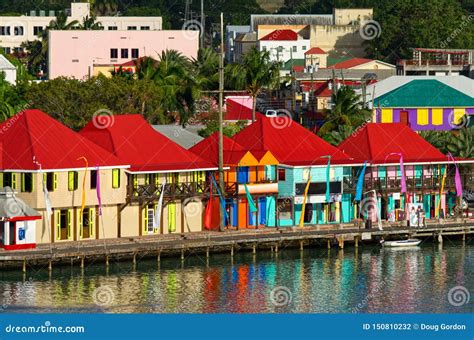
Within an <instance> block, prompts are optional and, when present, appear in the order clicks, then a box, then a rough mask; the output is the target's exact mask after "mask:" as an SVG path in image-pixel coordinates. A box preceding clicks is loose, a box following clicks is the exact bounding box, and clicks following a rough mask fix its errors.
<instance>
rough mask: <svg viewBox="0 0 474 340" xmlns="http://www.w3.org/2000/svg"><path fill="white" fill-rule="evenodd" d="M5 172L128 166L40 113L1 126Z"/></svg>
mask: <svg viewBox="0 0 474 340" xmlns="http://www.w3.org/2000/svg"><path fill="white" fill-rule="evenodd" d="M0 131H1V133H0V144H1V160H0V162H1V164H0V167H1V169H2V170H39V168H40V166H41V168H42V169H44V170H53V169H82V168H85V163H84V160H82V159H78V158H80V157H85V158H86V159H87V161H88V163H89V166H120V165H127V164H128V163H126V162H121V161H119V160H118V159H117V158H116V157H115V156H114V155H112V154H111V153H109V152H107V151H106V150H104V149H102V148H100V147H98V146H97V145H96V144H94V143H92V142H91V141H89V140H88V139H86V138H84V137H82V136H81V135H79V134H78V133H77V132H74V131H73V130H71V129H69V128H68V127H66V126H64V125H62V124H61V123H59V122H58V121H56V120H54V119H53V118H51V117H50V116H48V115H47V114H46V113H44V112H42V111H40V110H25V111H22V112H19V113H17V114H16V115H15V116H13V117H12V118H10V119H8V120H6V121H5V122H3V123H2V124H1V126H0Z"/></svg>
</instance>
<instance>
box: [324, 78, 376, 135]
mask: <svg viewBox="0 0 474 340" xmlns="http://www.w3.org/2000/svg"><path fill="white" fill-rule="evenodd" d="M331 102H332V103H333V107H332V109H331V110H327V111H326V113H325V117H324V123H323V125H322V126H321V128H320V129H319V131H318V135H319V136H322V137H323V138H324V139H326V140H328V141H329V140H332V139H333V138H335V137H336V135H334V134H332V133H331V132H332V131H336V132H338V133H339V134H341V135H344V133H347V132H348V131H349V130H340V128H341V127H342V126H348V127H350V128H357V127H358V126H360V125H362V124H363V123H364V122H367V121H368V120H369V119H370V116H371V114H372V113H371V111H370V110H368V109H366V108H364V107H363V106H362V102H361V100H360V97H359V96H358V95H357V94H356V93H355V92H354V90H353V89H352V88H350V87H348V86H342V87H341V88H339V89H338V90H337V91H335V92H334V93H333V94H332V96H331ZM350 132H352V131H350ZM350 132H349V134H350ZM328 134H329V135H328Z"/></svg>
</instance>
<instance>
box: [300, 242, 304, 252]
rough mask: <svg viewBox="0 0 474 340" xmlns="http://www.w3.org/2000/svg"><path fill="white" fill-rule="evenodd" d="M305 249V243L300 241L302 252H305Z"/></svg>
mask: <svg viewBox="0 0 474 340" xmlns="http://www.w3.org/2000/svg"><path fill="white" fill-rule="evenodd" d="M303 249H304V242H303V241H300V250H303Z"/></svg>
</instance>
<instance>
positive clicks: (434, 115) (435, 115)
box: [431, 109, 443, 125]
mask: <svg viewBox="0 0 474 340" xmlns="http://www.w3.org/2000/svg"><path fill="white" fill-rule="evenodd" d="M431 123H432V124H433V125H443V109H431Z"/></svg>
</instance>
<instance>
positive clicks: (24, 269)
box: [23, 257, 26, 273]
mask: <svg viewBox="0 0 474 340" xmlns="http://www.w3.org/2000/svg"><path fill="white" fill-rule="evenodd" d="M23 273H26V257H24V258H23Z"/></svg>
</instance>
